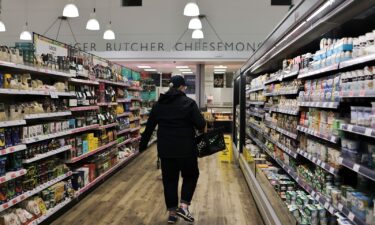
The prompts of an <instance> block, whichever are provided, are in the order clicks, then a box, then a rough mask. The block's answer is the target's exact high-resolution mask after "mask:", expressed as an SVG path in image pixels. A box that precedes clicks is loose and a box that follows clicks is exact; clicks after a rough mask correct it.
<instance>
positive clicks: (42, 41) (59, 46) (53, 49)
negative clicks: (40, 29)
mask: <svg viewBox="0 0 375 225" xmlns="http://www.w3.org/2000/svg"><path fill="white" fill-rule="evenodd" d="M33 35H34V47H35V53H36V54H37V55H42V54H52V55H53V56H68V45H66V44H63V43H61V42H58V41H54V40H51V39H49V38H46V37H43V36H41V35H39V34H36V33H34V34H33Z"/></svg>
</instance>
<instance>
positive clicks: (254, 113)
mask: <svg viewBox="0 0 375 225" xmlns="http://www.w3.org/2000/svg"><path fill="white" fill-rule="evenodd" d="M247 114H248V115H249V116H255V117H259V118H263V117H264V115H262V114H260V113H256V112H247Z"/></svg>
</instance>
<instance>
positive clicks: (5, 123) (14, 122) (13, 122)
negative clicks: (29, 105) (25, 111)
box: [0, 120, 26, 127]
mask: <svg viewBox="0 0 375 225" xmlns="http://www.w3.org/2000/svg"><path fill="white" fill-rule="evenodd" d="M25 124H26V120H9V121H1V122H0V127H12V126H21V125H25Z"/></svg>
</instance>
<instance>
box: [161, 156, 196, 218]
mask: <svg viewBox="0 0 375 225" xmlns="http://www.w3.org/2000/svg"><path fill="white" fill-rule="evenodd" d="M161 171H162V177H163V185H164V197H165V203H166V205H167V209H168V210H169V211H170V210H175V209H177V207H178V181H179V178H180V172H181V176H182V178H183V182H182V188H181V201H180V202H181V203H185V204H188V205H190V202H191V199H192V198H193V195H194V191H195V188H196V186H197V181H198V177H199V168H198V158H197V157H190V158H162V159H161Z"/></svg>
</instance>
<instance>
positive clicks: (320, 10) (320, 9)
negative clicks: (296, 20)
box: [306, 0, 335, 22]
mask: <svg viewBox="0 0 375 225" xmlns="http://www.w3.org/2000/svg"><path fill="white" fill-rule="evenodd" d="M334 2H335V0H328V1H326V3H324V5H322V6H321V7H320V8H319V9H318V10H316V11H315V12H314V13H313V14H312V15H311V16H309V18H307V19H306V21H307V22H308V21H310V20H312V19H313V18H314V17H315V16H317V15H318V14H319V13H321V12H322V11H323V10H325V9H326V8H327V7H328V6H330V5H332V4H333V3H334Z"/></svg>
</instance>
